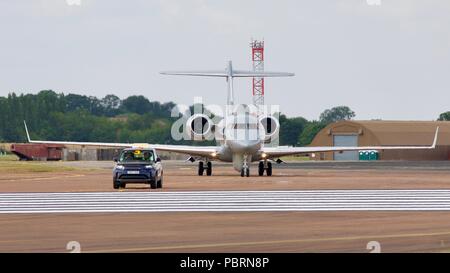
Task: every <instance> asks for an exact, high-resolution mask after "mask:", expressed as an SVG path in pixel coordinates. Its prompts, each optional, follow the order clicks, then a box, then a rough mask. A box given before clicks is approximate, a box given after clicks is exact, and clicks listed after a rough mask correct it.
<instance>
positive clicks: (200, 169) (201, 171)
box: [198, 161, 205, 176]
mask: <svg viewBox="0 0 450 273" xmlns="http://www.w3.org/2000/svg"><path fill="white" fill-rule="evenodd" d="M204 171H205V167H204V166H203V162H201V161H200V162H199V163H198V175H200V176H202V175H203V172H204Z"/></svg>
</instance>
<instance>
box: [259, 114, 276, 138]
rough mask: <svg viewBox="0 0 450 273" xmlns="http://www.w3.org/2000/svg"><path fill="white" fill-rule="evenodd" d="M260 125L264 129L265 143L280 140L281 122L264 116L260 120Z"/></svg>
mask: <svg viewBox="0 0 450 273" xmlns="http://www.w3.org/2000/svg"><path fill="white" fill-rule="evenodd" d="M259 123H260V124H261V126H262V127H263V128H264V142H266V143H267V142H271V140H275V139H278V134H279V132H280V122H279V121H278V119H277V118H275V117H272V116H263V117H261V118H260V119H259Z"/></svg>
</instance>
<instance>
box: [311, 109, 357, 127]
mask: <svg viewBox="0 0 450 273" xmlns="http://www.w3.org/2000/svg"><path fill="white" fill-rule="evenodd" d="M355 116H356V115H355V112H353V111H352V110H351V109H350V108H349V107H347V106H337V107H333V108H331V109H327V110H325V111H323V112H322V114H320V117H319V121H320V122H322V123H325V124H330V123H333V122H336V121H340V120H350V119H352V118H354V117H355Z"/></svg>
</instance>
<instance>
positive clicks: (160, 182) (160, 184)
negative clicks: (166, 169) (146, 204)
mask: <svg viewBox="0 0 450 273" xmlns="http://www.w3.org/2000/svg"><path fill="white" fill-rule="evenodd" d="M162 186H163V178H162V176H161V178H160V179H159V180H158V182H157V183H156V187H157V188H158V189H162Z"/></svg>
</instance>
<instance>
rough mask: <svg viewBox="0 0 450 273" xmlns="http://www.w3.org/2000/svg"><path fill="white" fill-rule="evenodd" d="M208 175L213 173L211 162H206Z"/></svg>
mask: <svg viewBox="0 0 450 273" xmlns="http://www.w3.org/2000/svg"><path fill="white" fill-rule="evenodd" d="M206 175H207V176H211V175H212V163H211V162H208V163H206Z"/></svg>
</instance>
